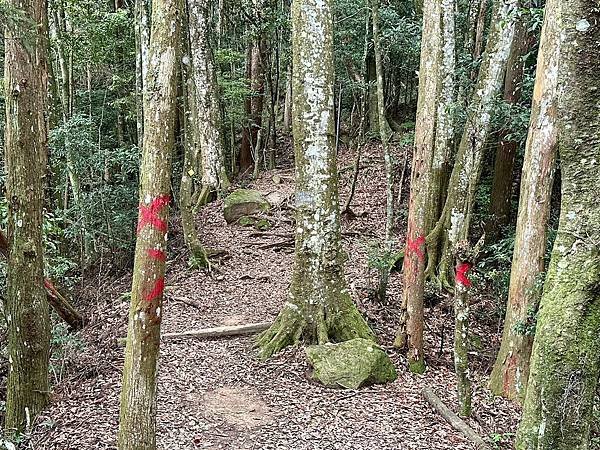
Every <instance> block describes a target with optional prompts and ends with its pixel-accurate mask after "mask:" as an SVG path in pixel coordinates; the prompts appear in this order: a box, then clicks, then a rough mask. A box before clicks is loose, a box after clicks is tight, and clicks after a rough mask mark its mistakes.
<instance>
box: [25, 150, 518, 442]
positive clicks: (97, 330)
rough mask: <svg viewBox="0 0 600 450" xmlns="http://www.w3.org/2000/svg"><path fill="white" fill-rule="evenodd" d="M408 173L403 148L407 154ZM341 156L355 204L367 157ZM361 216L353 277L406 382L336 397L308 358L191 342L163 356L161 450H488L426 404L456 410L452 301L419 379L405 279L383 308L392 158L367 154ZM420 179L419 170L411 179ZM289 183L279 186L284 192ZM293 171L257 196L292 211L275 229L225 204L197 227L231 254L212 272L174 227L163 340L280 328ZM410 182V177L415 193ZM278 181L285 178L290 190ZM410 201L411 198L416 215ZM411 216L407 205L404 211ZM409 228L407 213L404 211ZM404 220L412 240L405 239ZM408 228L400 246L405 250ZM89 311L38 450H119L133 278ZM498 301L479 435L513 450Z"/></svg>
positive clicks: (480, 398) (94, 295)
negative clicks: (503, 395) (402, 328)
mask: <svg viewBox="0 0 600 450" xmlns="http://www.w3.org/2000/svg"><path fill="white" fill-rule="evenodd" d="M395 152H396V159H397V161H399V163H400V165H401V162H402V160H403V154H404V151H403V149H402V148H396V149H395ZM351 153H352V152H350V151H349V150H347V149H345V148H342V150H341V152H340V155H339V168H340V173H341V175H340V186H341V188H340V189H341V197H342V201H345V199H346V197H347V195H348V190H349V184H350V179H351V175H352V169H351V165H352V163H353V159H354V155H353V154H351ZM361 166H362V169H361V172H360V176H359V179H358V185H357V191H356V196H355V198H354V201H353V206H352V209H353V211H354V213H355V214H356V216H355V217H353V218H352V219H348V218H345V219H344V221H343V246H344V249H345V250H346V251H347V252H348V254H349V261H348V262H347V264H346V277H347V279H348V282H349V286H350V289H351V292H352V294H353V297H354V299H355V300H356V302H357V304H358V305H359V308H360V310H361V311H362V312H363V313H364V314H365V315H366V316H367V317H368V319H369V321H370V323H371V325H372V326H373V328H374V330H375V331H376V332H377V334H378V336H379V339H380V342H381V343H382V345H383V346H384V347H385V348H386V350H387V351H388V353H389V354H390V356H391V357H392V359H393V361H394V362H395V364H396V367H397V368H398V379H397V380H396V381H395V382H393V383H390V384H387V385H383V386H372V387H368V388H364V389H360V390H356V391H346V390H332V389H327V388H324V387H322V386H320V385H318V384H316V383H313V382H311V381H310V380H309V379H308V378H307V375H306V373H307V370H308V365H307V362H306V359H305V357H304V353H303V351H302V350H301V349H289V350H286V351H284V352H282V353H281V354H279V355H277V356H275V357H273V358H271V359H270V360H268V361H266V362H261V361H259V360H258V359H257V357H256V351H255V350H254V349H253V338H252V337H241V338H233V339H221V340H214V341H199V340H179V341H169V342H164V343H163V344H162V345H161V358H160V365H159V371H158V411H157V435H158V447H159V448H160V449H169V450H171V449H298V450H300V449H307V450H308V449H377V450H384V449H390V450H391V449H406V450H409V449H421V448H429V449H454V450H459V449H472V448H475V447H474V446H473V445H472V444H471V443H470V442H468V441H467V440H466V439H465V438H464V437H463V436H462V435H461V434H460V433H459V432H457V431H455V430H454V429H453V428H452V427H451V426H450V425H448V423H446V422H445V420H444V419H443V418H442V417H441V416H440V415H439V414H438V413H437V412H435V410H433V409H432V408H431V407H430V406H429V405H428V403H427V402H426V401H425V400H424V398H423V397H422V395H421V391H422V389H423V387H425V386H429V387H430V388H431V389H432V390H433V391H434V392H435V393H437V395H438V396H439V397H440V398H442V399H443V401H444V402H445V403H446V405H447V406H449V407H450V408H451V409H453V410H456V404H457V402H456V397H455V381H454V375H453V362H452V330H453V316H452V309H451V307H450V306H449V302H448V300H447V299H443V298H436V297H435V296H432V297H431V299H430V300H431V301H430V303H428V308H427V310H426V322H427V323H426V329H425V332H426V355H427V364H428V368H427V371H426V373H425V374H424V375H422V376H420V375H413V374H410V373H408V372H407V371H406V369H405V367H406V361H405V359H404V357H403V355H402V354H401V353H400V352H396V351H395V350H394V349H393V348H392V346H391V343H392V341H393V336H394V330H395V324H396V323H397V319H398V304H399V301H400V293H401V289H402V286H401V276H400V273H399V272H394V273H393V274H392V276H391V280H390V285H389V291H388V292H389V302H388V304H386V305H382V304H380V303H378V302H377V301H375V300H374V299H373V298H372V293H373V291H374V288H375V285H376V271H375V270H373V269H370V268H369V266H368V259H369V253H370V251H369V248H371V246H372V245H373V243H376V242H377V241H381V239H382V236H383V233H384V229H383V228H384V223H385V220H384V215H385V189H384V188H385V177H384V176H383V172H384V169H383V159H382V157H381V153H380V149H379V148H378V147H377V146H375V145H370V146H367V147H366V148H365V150H364V157H363V160H362V165H361ZM407 172H408V171H407ZM274 175H278V176H279V177H275V178H276V179H277V178H280V181H281V182H280V183H279V184H276V183H275V182H274ZM293 175H294V172H293V168H292V167H291V164H290V165H288V166H286V167H282V168H278V169H277V170H273V171H269V172H265V173H263V174H262V176H261V178H260V179H259V180H257V181H256V182H253V183H250V184H249V187H251V188H254V189H257V190H259V191H261V192H263V193H264V194H270V196H271V198H275V197H277V198H279V202H281V205H280V206H279V207H277V208H275V209H274V210H273V211H271V212H270V213H269V219H270V220H271V222H272V223H273V227H272V229H270V230H269V231H266V232H259V231H257V230H255V229H253V228H251V227H243V226H240V225H227V224H226V222H225V220H224V219H223V214H222V201H216V202H213V203H211V204H209V205H208V206H206V207H205V208H203V209H202V210H201V211H200V213H199V215H198V217H197V220H198V225H199V227H200V232H201V236H202V239H203V241H204V243H205V244H206V246H207V247H209V248H212V249H219V250H222V251H223V253H222V255H221V256H220V259H216V260H214V261H213V263H214V270H213V271H212V272H211V273H206V272H204V271H197V270H191V269H189V268H188V265H187V252H186V250H185V246H184V244H183V240H182V236H181V230H180V224H179V223H178V220H177V218H174V219H173V221H172V224H171V229H172V231H171V237H170V255H169V256H170V259H169V261H168V272H167V293H168V295H167V297H166V302H165V307H164V311H165V312H164V317H163V322H162V332H164V333H168V332H178V331H185V330H191V329H198V328H204V327H212V326H218V325H232V324H245V323H252V322H263V321H270V320H273V319H274V318H275V317H276V315H277V313H278V311H279V309H280V307H281V306H282V304H283V303H284V302H285V300H286V292H287V289H288V285H289V281H290V276H291V269H292V262H293V230H294V228H293V216H292V211H291V210H290V209H289V208H287V207H286V205H287V204H288V202H289V203H290V204H291V203H293V191H294V186H293V182H294V180H293ZM408 180H409V174H408V173H407V176H406V181H407V182H406V183H405V185H407V184H408ZM278 181H279V180H278ZM406 196H407V191H406V188H405V192H404V202H403V203H404V205H406ZM404 208H405V206H404ZM401 213H402V214H401V215H400V216H401V217H405V216H406V211H405V210H403V211H401ZM402 222H403V220H400V224H399V227H398V228H399V230H403V229H404V224H403V223H402ZM403 241H404V237H403V231H399V232H398V242H397V247H398V249H401V248H402V246H403ZM85 282H86V286H85V287H84V288H83V289H82V290H81V292H80V293H79V295H80V298H79V300H78V304H79V305H80V306H81V307H82V309H84V311H85V313H86V315H87V317H88V320H89V324H88V325H87V326H86V328H85V329H84V330H82V331H81V332H79V333H78V335H77V337H78V339H80V340H81V345H80V346H77V347H78V349H77V350H72V351H70V352H69V353H68V354H65V357H64V359H63V364H61V365H60V366H58V367H55V368H54V370H53V378H54V379H55V385H54V386H53V394H52V404H51V406H50V408H49V409H48V410H47V411H46V412H45V413H44V414H43V416H42V417H40V419H39V422H38V426H37V427H36V429H35V431H34V433H33V435H32V437H31V440H30V442H29V448H34V449H36V450H44V449H57V450H68V449H114V448H116V435H117V429H118V418H119V391H120V385H121V371H122V367H123V348H122V347H121V346H119V344H118V343H117V338H118V337H123V336H125V334H126V326H127V312H128V303H127V300H126V299H124V297H123V293H125V292H127V291H128V290H129V288H130V284H131V274H130V273H129V274H126V275H124V276H121V277H120V278H118V279H115V278H114V277H110V276H106V275H104V276H103V277H100V276H96V277H94V278H88V279H86V281H85ZM493 305H494V300H493V299H491V298H488V297H486V295H485V294H482V295H481V296H479V297H477V299H476V301H475V305H474V308H473V310H474V313H473V316H474V324H473V333H474V335H475V339H474V343H476V344H474V351H473V374H474V379H475V396H474V401H473V404H474V415H473V417H472V418H471V419H469V420H468V423H469V424H470V426H471V427H472V428H473V429H475V430H476V431H477V432H478V433H479V434H480V435H481V436H482V437H483V438H484V439H486V440H488V442H490V447H491V448H511V442H512V438H513V433H514V431H515V427H516V424H517V420H518V415H519V412H518V409H517V408H516V406H515V405H514V404H512V403H510V402H507V401H505V400H503V399H500V398H494V397H493V396H492V395H491V394H490V392H489V391H488V390H487V389H486V388H485V382H486V377H487V373H488V372H489V370H490V367H491V364H492V362H493V356H494V353H495V351H496V348H497V345H498V342H499V323H498V320H497V317H496V315H497V313H496V312H495V311H493V310H494V306H493Z"/></svg>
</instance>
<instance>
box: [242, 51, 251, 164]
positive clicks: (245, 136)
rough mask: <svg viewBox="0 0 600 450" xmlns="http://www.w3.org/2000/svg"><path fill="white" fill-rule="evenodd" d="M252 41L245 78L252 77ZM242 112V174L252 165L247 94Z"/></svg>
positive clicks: (247, 55) (249, 109)
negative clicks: (244, 119)
mask: <svg viewBox="0 0 600 450" xmlns="http://www.w3.org/2000/svg"><path fill="white" fill-rule="evenodd" d="M253 48H254V46H253V43H252V42H250V43H249V45H248V49H247V51H246V78H247V79H248V80H249V81H250V80H251V79H252V49H253ZM244 113H245V114H246V118H247V123H246V125H245V126H244V127H243V129H242V142H241V145H240V172H241V173H242V174H243V173H245V172H247V171H248V169H250V167H252V161H253V157H252V148H253V147H252V120H251V116H252V98H251V97H250V96H249V95H248V96H246V98H245V99H244Z"/></svg>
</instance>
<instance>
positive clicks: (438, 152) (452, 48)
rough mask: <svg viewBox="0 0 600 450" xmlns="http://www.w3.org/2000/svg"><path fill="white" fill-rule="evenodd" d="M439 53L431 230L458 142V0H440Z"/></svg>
mask: <svg viewBox="0 0 600 450" xmlns="http://www.w3.org/2000/svg"><path fill="white" fill-rule="evenodd" d="M439 7H440V11H439V14H440V24H441V30H440V50H439V51H440V52H441V54H440V56H439V58H440V59H439V66H438V67H439V69H438V70H439V74H438V89H439V93H438V95H439V97H438V100H437V111H436V124H435V137H434V144H435V151H434V154H433V162H432V167H431V169H430V177H431V180H430V182H429V199H428V207H427V209H428V211H429V212H428V217H427V222H426V227H425V229H426V232H427V233H429V231H431V229H432V228H433V226H434V225H435V223H436V222H437V220H438V219H439V216H440V212H441V209H442V207H443V204H444V200H445V199H446V188H447V185H448V178H449V177H450V171H451V167H452V163H451V161H452V153H453V151H454V142H455V139H454V137H455V134H456V131H455V120H454V114H453V111H454V108H455V107H456V80H455V77H456V74H455V72H456V31H455V29H456V27H455V15H456V0H441V1H440V5H439ZM439 250H440V249H439V248H438V247H437V246H428V248H427V269H426V278H427V277H432V276H434V274H435V267H436V265H437V263H438V257H439Z"/></svg>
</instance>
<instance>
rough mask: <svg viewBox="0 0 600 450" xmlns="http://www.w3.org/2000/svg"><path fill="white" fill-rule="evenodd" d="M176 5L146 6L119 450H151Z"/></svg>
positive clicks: (173, 1)
mask: <svg viewBox="0 0 600 450" xmlns="http://www.w3.org/2000/svg"><path fill="white" fill-rule="evenodd" d="M178 10H179V0H154V1H153V2H152V31H151V36H150V55H149V65H148V77H147V78H146V80H144V81H145V82H146V84H145V86H144V145H143V151H142V164H141V168H140V194H139V196H140V211H139V221H138V238H137V242H136V248H135V264H134V270H133V284H132V288H131V306H130V310H129V325H128V329H127V347H126V350H125V367H124V369H123V387H122V391H121V415H120V424H119V449H120V450H126V449H131V450H145V449H148V450H154V449H155V448H156V438H155V420H156V404H155V402H156V369H157V359H158V351H159V340H160V322H161V317H162V299H163V290H164V285H165V278H164V276H165V260H166V244H167V221H168V204H169V201H170V195H169V192H170V176H171V153H172V150H173V146H174V141H175V132H174V129H175V116H176V109H177V108H176V95H177V86H176V84H177V83H176V81H177V76H176V74H177V61H178V53H179V51H178V48H179V28H180V27H179V26H178V25H179V24H178V18H177V13H178Z"/></svg>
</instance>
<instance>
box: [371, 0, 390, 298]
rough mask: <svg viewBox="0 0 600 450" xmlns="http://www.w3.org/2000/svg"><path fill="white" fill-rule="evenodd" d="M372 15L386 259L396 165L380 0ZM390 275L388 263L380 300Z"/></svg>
mask: <svg viewBox="0 0 600 450" xmlns="http://www.w3.org/2000/svg"><path fill="white" fill-rule="evenodd" d="M371 17H372V20H373V47H374V52H375V72H376V75H377V91H376V92H377V119H378V122H379V127H378V128H379V135H380V136H381V145H382V146H383V158H384V161H385V180H386V183H385V186H386V189H385V192H386V209H385V214H386V220H385V241H384V252H385V259H388V258H389V257H390V255H391V252H392V245H393V236H392V228H393V225H394V165H393V162H392V154H391V151H390V147H389V141H390V129H389V125H388V123H387V120H386V118H385V96H384V82H383V63H382V62H381V57H382V55H381V41H380V36H379V0H371ZM389 276H390V268H389V267H388V265H387V264H386V265H385V267H383V268H381V269H380V274H379V289H378V297H379V300H380V301H384V300H385V298H386V291H387V284H388V280H389Z"/></svg>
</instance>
